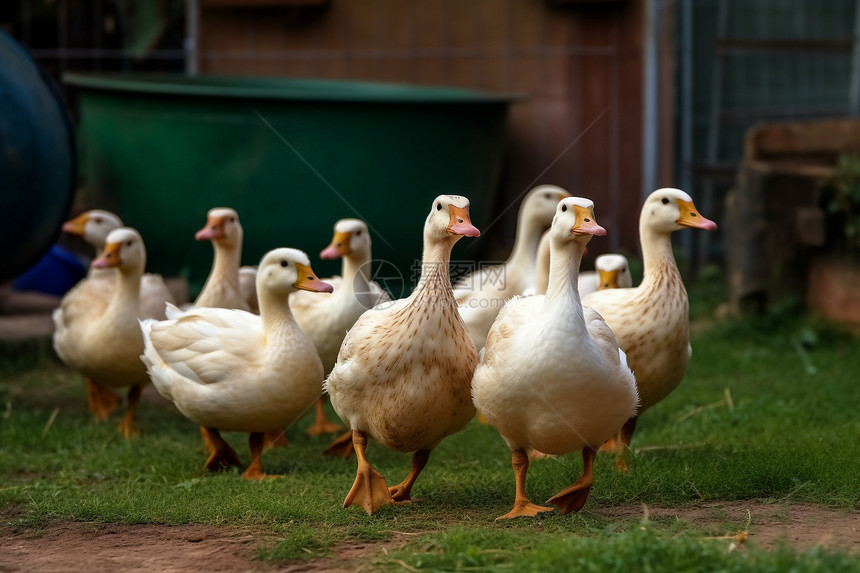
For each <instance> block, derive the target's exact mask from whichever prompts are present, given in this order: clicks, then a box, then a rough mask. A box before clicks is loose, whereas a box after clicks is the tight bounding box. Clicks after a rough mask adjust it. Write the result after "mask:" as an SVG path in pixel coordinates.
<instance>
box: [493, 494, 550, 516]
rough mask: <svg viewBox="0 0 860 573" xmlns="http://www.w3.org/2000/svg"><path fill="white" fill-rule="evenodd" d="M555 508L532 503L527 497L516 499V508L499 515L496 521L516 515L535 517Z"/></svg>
mask: <svg viewBox="0 0 860 573" xmlns="http://www.w3.org/2000/svg"><path fill="white" fill-rule="evenodd" d="M554 509H555V508H554V507H544V506H542V505H537V504H536V503H532V502H530V501H529V500H527V499H525V500H521V501H515V502H514V508H513V509H512V510H510V511H509V512H508V513H506V514H504V515H500V516H499V517H497V518H496V521H500V520H502V519H513V518H514V517H534V516H535V515H537V514H539V513H544V512H547V511H553V510H554Z"/></svg>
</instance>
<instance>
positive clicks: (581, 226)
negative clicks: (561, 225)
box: [570, 205, 606, 237]
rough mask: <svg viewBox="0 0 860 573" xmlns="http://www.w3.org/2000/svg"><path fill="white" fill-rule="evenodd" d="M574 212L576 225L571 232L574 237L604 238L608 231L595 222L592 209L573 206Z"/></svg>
mask: <svg viewBox="0 0 860 573" xmlns="http://www.w3.org/2000/svg"><path fill="white" fill-rule="evenodd" d="M573 212H574V213H575V214H576V223H575V224H574V225H573V228H572V229H571V230H570V232H571V233H572V234H574V235H594V236H596V237H602V236H603V235H605V234H606V229H604V228H603V227H601V226H600V225H598V224H597V222H596V221H595V220H594V213H593V212H592V210H591V209H587V208H585V207H580V206H579V205H574V206H573Z"/></svg>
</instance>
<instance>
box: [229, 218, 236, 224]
mask: <svg viewBox="0 0 860 573" xmlns="http://www.w3.org/2000/svg"><path fill="white" fill-rule="evenodd" d="M227 220H228V221H230V222H231V223H232V222H233V221H235V220H236V217H230V218H229V219H227Z"/></svg>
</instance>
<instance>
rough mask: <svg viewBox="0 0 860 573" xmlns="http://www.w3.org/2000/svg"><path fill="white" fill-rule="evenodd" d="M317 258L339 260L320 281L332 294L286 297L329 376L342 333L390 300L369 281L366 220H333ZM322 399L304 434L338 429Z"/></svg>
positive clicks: (342, 337)
mask: <svg viewBox="0 0 860 573" xmlns="http://www.w3.org/2000/svg"><path fill="white" fill-rule="evenodd" d="M319 256H320V258H321V259H336V258H338V257H340V258H342V261H343V262H342V270H341V276H335V277H331V278H325V279H323V280H325V281H326V282H327V283H329V284H331V285H332V286H333V287H334V293H333V294H331V295H325V296H320V295H316V294H311V293H309V292H306V291H305V292H302V291H298V292H295V293H293V294H292V295H290V308H291V309H292V311H293V314H294V315H295V317H296V321H297V322H298V323H299V326H301V327H302V330H304V331H305V333H306V334H307V335H308V336H309V337H310V339H311V340H312V341H313V343H314V346H316V349H317V352H318V353H319V356H320V360H322V363H323V368H324V369H325V374H326V376H328V374H329V373H330V372H331V369H332V368H334V365H335V362H336V361H337V354H338V351H339V350H340V345H341V344H342V343H343V339H344V337H345V336H346V332H347V331H348V330H349V329H350V328H352V325H353V324H355V321H356V320H358V317H359V316H361V315H362V313H364V312H365V311H366V310H368V309H371V308H373V307H374V306H376V305H377V304H379V303H381V302H385V301H388V300H390V297H389V296H388V293H387V292H385V290H384V289H383V288H382V287H380V286H379V285H378V284H377V283H375V282H374V281H372V280H370V277H369V275H370V271H371V268H370V261H371V240H370V232H369V231H368V228H367V224H366V223H365V222H364V221H361V220H360V219H340V220H339V221H337V222H336V223H335V225H334V237H333V238H332V240H331V243H330V244H329V245H328V246H327V247H326V248H325V249H323V251H322V252H321V253H320V255H319ZM325 401H326V399H325V397H320V399H319V400H318V401H317V404H316V414H315V420H314V422H313V424H311V426H310V427H309V428H308V429H307V431H306V433H307V434H308V435H311V436H316V435H319V434H331V433H334V432H337V431H339V430H341V429H342V426H340V425H338V424H334V423H332V422H330V421H329V420H328V418H327V417H326V414H325V409H324V406H325ZM350 435H351V434H350Z"/></svg>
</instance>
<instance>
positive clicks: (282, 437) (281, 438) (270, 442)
mask: <svg viewBox="0 0 860 573" xmlns="http://www.w3.org/2000/svg"><path fill="white" fill-rule="evenodd" d="M289 445H290V441H289V440H288V439H287V435H286V434H285V433H284V431H283V430H270V431H268V432H265V433H264V434H263V449H267V448H286V447H287V446H289Z"/></svg>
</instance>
